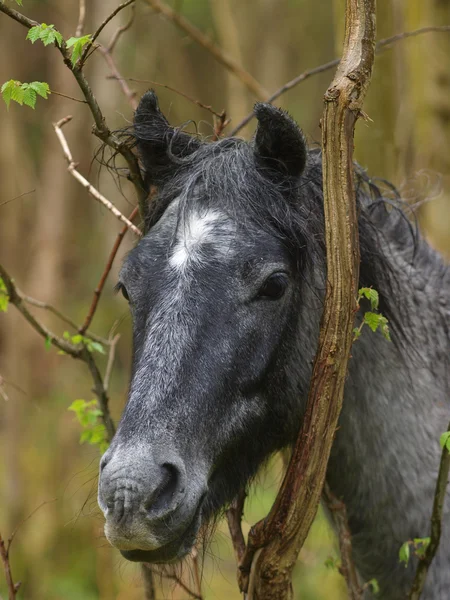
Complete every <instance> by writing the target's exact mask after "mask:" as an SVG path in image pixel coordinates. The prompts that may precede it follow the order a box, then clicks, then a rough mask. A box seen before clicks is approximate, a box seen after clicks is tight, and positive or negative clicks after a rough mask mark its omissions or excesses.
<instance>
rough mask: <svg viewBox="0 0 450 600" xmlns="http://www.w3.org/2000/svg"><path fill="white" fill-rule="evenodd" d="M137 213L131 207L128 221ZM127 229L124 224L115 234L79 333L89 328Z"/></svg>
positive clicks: (135, 209) (136, 209)
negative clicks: (114, 239) (115, 236)
mask: <svg viewBox="0 0 450 600" xmlns="http://www.w3.org/2000/svg"><path fill="white" fill-rule="evenodd" d="M137 213H138V208H137V207H136V208H134V209H133V211H132V213H131V214H130V216H129V217H128V219H129V221H130V222H131V221H132V220H133V219H134V217H135V216H136V215H137ZM127 231H128V226H127V225H125V226H124V227H123V229H122V230H121V231H120V232H119V233H118V234H117V238H116V241H115V242H114V245H113V247H112V249H111V252H110V255H109V257H108V261H107V263H106V265H105V268H104V270H103V273H102V276H101V277H100V281H99V283H98V286H97V287H96V288H95V290H94V297H93V299H92V303H91V306H90V308H89V311H88V314H87V315H86V319H85V320H84V323H83V325H82V326H81V327H80V328H79V329H78V331H79V333H81V334H82V335H84V333H85V331H86V330H87V329H88V328H89V326H90V324H91V322H92V319H93V318H94V315H95V311H96V310H97V305H98V301H99V300H100V296H101V293H102V291H103V288H104V287H105V282H106V279H107V277H108V275H109V273H110V271H111V268H112V266H113V262H114V259H115V258H116V254H117V252H118V250H119V248H120V244H121V243H122V240H123V238H124V236H125V234H126V232H127Z"/></svg>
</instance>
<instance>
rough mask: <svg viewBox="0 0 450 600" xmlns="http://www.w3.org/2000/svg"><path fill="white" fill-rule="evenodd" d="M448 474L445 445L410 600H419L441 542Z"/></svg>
mask: <svg viewBox="0 0 450 600" xmlns="http://www.w3.org/2000/svg"><path fill="white" fill-rule="evenodd" d="M447 431H450V423H449V424H448V427H447ZM449 472H450V452H449V451H448V449H447V446H446V445H445V446H444V448H443V450H442V454H441V461H440V463H439V473H438V478H437V481H436V488H435V492H434V500H433V512H432V514H431V534H430V542H429V544H428V546H427V549H426V550H425V554H424V556H423V557H421V558H420V559H419V563H418V565H417V571H416V575H415V578H414V583H413V586H412V588H411V593H410V596H409V598H410V600H419V598H420V596H421V594H422V591H423V588H424V586H425V581H426V578H427V575H428V570H429V568H430V566H431V563H432V562H433V560H434V557H435V556H436V552H437V550H438V548H439V543H440V541H441V534H442V514H443V510H444V502H445V496H446V490H447V484H448V477H449Z"/></svg>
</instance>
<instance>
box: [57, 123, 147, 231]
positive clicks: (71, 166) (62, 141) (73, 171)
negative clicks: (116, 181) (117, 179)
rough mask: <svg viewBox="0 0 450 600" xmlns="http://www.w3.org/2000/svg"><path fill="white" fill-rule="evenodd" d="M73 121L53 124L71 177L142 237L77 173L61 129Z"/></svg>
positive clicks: (110, 203)
mask: <svg viewBox="0 0 450 600" xmlns="http://www.w3.org/2000/svg"><path fill="white" fill-rule="evenodd" d="M71 119H72V117H71V116H68V117H64V119H61V120H60V121H58V122H57V123H53V128H54V130H55V133H56V135H57V136H58V139H59V142H60V144H61V147H62V149H63V154H64V158H65V159H66V160H67V163H68V165H69V166H68V167H67V170H68V171H69V173H70V174H71V175H73V177H75V179H77V180H78V181H79V182H80V183H81V185H82V186H83V187H84V188H86V190H87V191H88V192H89V194H90V195H91V196H92V197H93V198H95V200H98V201H99V202H100V203H101V204H103V205H104V206H106V208H107V209H108V210H109V211H111V212H112V213H113V215H114V216H115V217H117V218H118V219H119V220H120V221H122V223H125V225H126V226H127V227H128V229H131V231H132V232H133V233H135V234H136V235H137V236H139V237H140V236H141V235H142V232H141V230H140V229H139V228H138V227H136V225H133V223H132V222H131V221H130V220H129V219H127V218H126V216H125V215H123V214H122V213H121V212H120V210H118V209H117V208H116V207H115V206H114V204H112V202H110V201H109V200H107V199H106V198H105V197H104V196H102V194H100V192H99V191H98V190H96V189H95V188H94V186H92V185H91V184H90V183H89V181H88V180H87V179H85V178H84V177H83V175H81V174H80V173H79V172H78V171H77V164H76V163H75V162H74V160H73V158H72V153H71V152H70V148H69V145H68V143H67V140H66V138H65V136H64V133H63V132H62V129H61V127H63V126H64V125H65V124H66V123H68V122H69V121H71Z"/></svg>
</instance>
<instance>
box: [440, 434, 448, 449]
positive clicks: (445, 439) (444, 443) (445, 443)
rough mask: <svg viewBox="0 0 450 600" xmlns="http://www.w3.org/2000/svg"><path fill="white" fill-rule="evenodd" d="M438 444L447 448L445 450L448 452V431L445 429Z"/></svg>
mask: <svg viewBox="0 0 450 600" xmlns="http://www.w3.org/2000/svg"><path fill="white" fill-rule="evenodd" d="M439 444H440V445H441V448H442V449H444V448H447V450H448V451H449V452H450V431H445V432H444V433H443V434H442V435H441V437H440V438H439Z"/></svg>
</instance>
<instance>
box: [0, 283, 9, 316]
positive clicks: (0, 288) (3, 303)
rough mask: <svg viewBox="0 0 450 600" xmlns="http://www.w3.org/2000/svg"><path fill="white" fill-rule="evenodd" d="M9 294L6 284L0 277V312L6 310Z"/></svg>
mask: <svg viewBox="0 0 450 600" xmlns="http://www.w3.org/2000/svg"><path fill="white" fill-rule="evenodd" d="M8 304H9V296H8V292H7V290H6V285H5V282H4V281H3V279H2V278H1V277H0V312H6V311H7V310H8Z"/></svg>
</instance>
